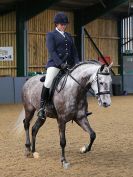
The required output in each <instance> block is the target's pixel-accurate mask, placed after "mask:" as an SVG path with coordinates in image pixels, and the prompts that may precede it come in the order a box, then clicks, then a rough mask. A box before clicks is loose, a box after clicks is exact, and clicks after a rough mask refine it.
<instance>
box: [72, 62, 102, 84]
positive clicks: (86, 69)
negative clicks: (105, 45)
mask: <svg viewBox="0 0 133 177" xmlns="http://www.w3.org/2000/svg"><path fill="white" fill-rule="evenodd" d="M99 68H100V66H99V65H94V64H86V65H81V66H79V67H77V68H76V69H75V70H74V71H73V72H72V76H73V77H74V78H75V79H76V80H77V81H78V82H82V80H83V79H85V78H88V80H89V79H90V80H91V79H92V78H91V76H93V75H95V74H96V73H97V70H98V69H99ZM87 82H88V81H87Z"/></svg>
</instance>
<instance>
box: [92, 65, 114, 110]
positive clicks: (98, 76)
mask: <svg viewBox="0 0 133 177" xmlns="http://www.w3.org/2000/svg"><path fill="white" fill-rule="evenodd" d="M110 67H111V66H108V67H107V66H106V65H102V66H101V67H100V68H99V69H98V71H97V72H96V73H95V74H94V75H93V80H92V83H91V88H92V89H93V91H94V93H95V95H96V97H97V99H98V104H99V105H100V106H103V107H108V106H110V104H111V98H110V88H111V87H110V86H111V83H112V79H111V75H110Z"/></svg>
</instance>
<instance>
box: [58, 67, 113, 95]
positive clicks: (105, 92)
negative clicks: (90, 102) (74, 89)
mask: <svg viewBox="0 0 133 177" xmlns="http://www.w3.org/2000/svg"><path fill="white" fill-rule="evenodd" d="M64 72H65V73H66V75H65V76H64V80H63V82H62V85H61V87H60V89H59V90H58V89H57V88H56V91H57V92H58V93H59V92H60V91H61V90H62V89H63V88H64V87H65V85H66V82H67V78H68V76H70V77H71V78H72V79H73V80H74V81H75V82H76V83H77V84H78V85H79V86H80V87H81V88H82V89H83V90H85V92H89V93H90V94H91V95H92V96H94V97H95V96H100V95H104V94H110V91H104V92H101V91H100V87H99V86H100V84H99V80H98V75H110V73H100V72H99V69H98V71H97V73H96V76H95V78H94V79H93V80H92V82H89V84H88V85H87V86H86V87H84V86H83V85H82V84H81V83H79V82H78V81H77V80H76V79H75V78H74V77H73V76H72V75H71V73H70V71H69V70H68V69H67V70H64ZM93 82H97V86H98V93H97V94H96V95H95V94H94V91H93V92H92V91H91V90H90V89H92V88H91V85H92V83H93ZM92 90H93V89H92Z"/></svg>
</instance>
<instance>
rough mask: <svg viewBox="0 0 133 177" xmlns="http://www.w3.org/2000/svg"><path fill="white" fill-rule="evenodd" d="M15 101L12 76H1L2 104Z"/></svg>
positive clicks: (0, 96) (0, 91) (0, 101)
mask: <svg viewBox="0 0 133 177" xmlns="http://www.w3.org/2000/svg"><path fill="white" fill-rule="evenodd" d="M5 103H14V86H13V78H12V77H0V104H5Z"/></svg>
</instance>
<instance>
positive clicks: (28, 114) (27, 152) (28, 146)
mask: <svg viewBox="0 0 133 177" xmlns="http://www.w3.org/2000/svg"><path fill="white" fill-rule="evenodd" d="M34 113H35V109H34V108H33V109H25V119H24V120H23V123H24V129H25V133H26V143H25V147H26V150H25V155H26V156H27V157H31V156H32V153H31V143H30V135H29V127H30V120H31V119H32V118H33V116H34Z"/></svg>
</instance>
